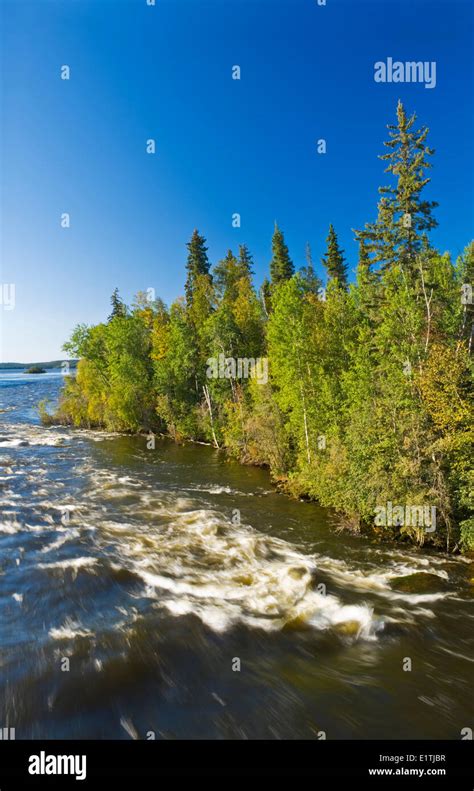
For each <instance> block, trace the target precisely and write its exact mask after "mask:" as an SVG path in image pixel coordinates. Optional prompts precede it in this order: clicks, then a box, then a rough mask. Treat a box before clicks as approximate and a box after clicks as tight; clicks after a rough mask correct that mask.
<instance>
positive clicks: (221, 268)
mask: <svg viewBox="0 0 474 791" xmlns="http://www.w3.org/2000/svg"><path fill="white" fill-rule="evenodd" d="M240 277H241V269H240V263H239V261H238V260H237V258H236V257H235V255H234V254H233V252H232V250H228V251H227V255H226V257H225V258H223V259H222V261H219V263H218V264H216V266H215V267H214V272H213V280H214V285H215V286H216V289H217V292H218V294H219V296H220V297H221V298H222V299H225V300H227V301H228V300H231V301H232V300H233V299H235V296H236V284H237V281H238V280H239V278H240Z"/></svg>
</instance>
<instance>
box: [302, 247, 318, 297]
mask: <svg viewBox="0 0 474 791" xmlns="http://www.w3.org/2000/svg"><path fill="white" fill-rule="evenodd" d="M299 275H300V282H301V284H302V286H303V289H304V291H305V293H307V294H316V295H317V294H319V292H320V289H321V287H322V283H321V280H320V279H319V277H318V276H317V274H316V272H315V271H314V264H313V256H312V254H311V247H310V244H309V242H306V266H302V267H301V269H300V271H299Z"/></svg>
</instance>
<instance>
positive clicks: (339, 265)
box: [322, 225, 347, 288]
mask: <svg viewBox="0 0 474 791" xmlns="http://www.w3.org/2000/svg"><path fill="white" fill-rule="evenodd" d="M326 242H327V245H328V247H327V251H326V254H325V255H323V258H322V262H323V264H324V266H325V267H326V270H327V273H328V275H329V278H330V279H331V280H337V282H338V284H339V285H340V286H341V287H342V288H347V267H346V265H345V263H344V256H343V252H344V250H341V249H340V247H339V244H338V241H337V234H336V231H335V230H334V227H333V226H332V225H330V226H329V234H328V237H327V239H326Z"/></svg>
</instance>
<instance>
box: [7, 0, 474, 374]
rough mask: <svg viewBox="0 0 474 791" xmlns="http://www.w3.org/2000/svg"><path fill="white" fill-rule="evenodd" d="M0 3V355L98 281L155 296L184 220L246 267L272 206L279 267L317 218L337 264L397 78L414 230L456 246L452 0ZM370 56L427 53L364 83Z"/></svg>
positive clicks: (472, 12)
mask: <svg viewBox="0 0 474 791" xmlns="http://www.w3.org/2000/svg"><path fill="white" fill-rule="evenodd" d="M0 6H1V15H2V27H1V30H2V32H1V34H0V35H1V44H2V74H3V76H2V94H1V109H2V117H3V121H4V123H3V134H2V139H1V158H2V174H3V175H2V179H1V188H2V204H1V218H2V226H3V229H2V231H3V232H2V270H1V272H0V282H1V283H15V287H16V306H15V309H14V310H12V311H6V310H2V309H1V306H0V323H1V327H2V334H1V342H0V359H1V360H2V361H3V362H5V361H23V362H26V361H33V360H48V359H56V358H61V357H64V354H62V353H61V345H62V343H63V342H64V340H65V339H66V338H67V337H68V335H69V333H70V331H71V329H72V327H73V326H74V325H75V324H76V323H78V322H86V323H94V322H97V321H101V320H102V319H104V318H105V317H106V316H107V314H108V312H109V298H110V294H111V292H112V290H113V289H114V287H115V286H118V287H119V289H120V292H121V294H122V296H123V298H124V299H125V300H126V301H131V300H132V298H133V294H134V293H135V292H136V291H138V290H140V289H146V288H150V287H152V288H154V289H155V291H156V294H157V295H160V296H161V297H162V298H163V299H165V301H167V302H170V301H172V300H173V299H174V298H175V297H176V296H178V295H179V294H181V293H182V292H183V283H184V277H185V270H184V267H185V262H186V248H185V244H186V242H187V241H188V239H189V237H190V235H191V233H192V230H193V228H195V227H197V228H199V230H200V231H201V232H202V233H204V235H205V236H206V237H207V239H208V244H209V256H210V259H211V262H212V263H216V262H217V261H218V260H219V258H221V257H223V255H224V254H225V252H226V250H227V249H228V248H229V247H232V248H234V249H235V250H236V249H237V246H238V244H239V243H242V242H245V243H246V244H248V246H249V247H250V250H251V252H252V253H253V255H254V259H255V270H256V278H255V279H256V282H257V283H260V282H261V280H262V279H263V277H264V276H265V274H266V271H267V268H268V263H269V260H270V256H271V251H270V244H271V235H272V230H273V223H274V220H275V219H276V220H277V221H278V223H279V224H280V226H281V227H282V228H283V230H284V232H285V237H286V241H287V243H288V245H289V248H290V253H291V255H292V257H293V260H294V262H295V265H296V266H297V267H299V266H301V265H303V264H304V250H305V243H306V242H307V241H309V242H310V244H311V247H312V251H313V257H314V260H315V262H319V259H320V257H321V255H322V253H323V252H324V249H325V239H326V236H327V229H328V225H329V223H330V222H332V223H333V224H334V226H335V228H336V231H337V233H338V235H339V239H340V243H341V244H342V246H343V247H344V248H345V250H346V257H347V259H348V264H349V269H350V270H353V269H354V267H355V265H356V260H357V245H356V243H355V242H354V241H353V233H352V230H351V229H352V228H358V227H362V226H363V224H364V223H365V222H366V221H368V220H373V219H374V218H375V214H376V203H377V198H378V195H377V188H378V186H380V185H381V184H383V183H385V182H384V178H385V177H384V174H383V167H384V164H383V163H382V162H380V161H379V160H378V159H377V155H378V154H380V153H383V145H382V143H383V141H384V140H385V139H386V129H385V125H386V124H387V123H389V122H393V120H394V117H395V108H396V103H397V100H398V98H399V97H400V98H401V99H402V100H403V101H404V103H405V105H406V107H407V110H409V111H413V110H416V112H417V114H418V120H419V123H420V124H426V125H427V126H429V127H430V130H431V132H430V136H429V142H430V144H431V145H432V146H433V147H434V148H435V149H436V152H437V153H436V155H435V157H433V164H434V167H433V170H432V171H431V177H432V183H431V184H430V185H429V187H428V188H427V190H426V196H427V197H428V198H430V199H434V200H437V201H438V202H439V204H440V206H439V208H438V210H437V212H436V216H437V219H438V221H439V228H438V229H437V230H436V231H435V232H434V233H433V235H432V240H433V242H434V243H435V244H436V245H437V246H439V247H440V248H441V249H442V250H450V251H451V253H452V254H453V255H454V256H456V255H458V254H459V253H460V252H461V250H462V249H463V247H464V246H465V245H466V244H467V243H468V242H469V241H470V239H471V238H472V230H473V223H472V220H473V214H474V212H473V206H474V190H473V177H472V174H473V169H472V165H473V145H474V123H473V83H474V80H473V63H474V59H473V54H474V52H473V49H474V48H473V43H472V41H473V16H474V4H473V3H472V0H444V1H443V2H436V0H435V1H434V2H432V1H431V0H371V1H368V0H364V2H358V1H357V0H327V4H326V6H319V5H318V3H317V0H156V6H155V7H149V6H147V4H146V0H0ZM387 57H393V58H394V59H395V60H401V61H412V60H415V61H419V60H421V61H436V63H437V85H436V88H434V89H432V90H430V89H427V88H425V87H424V85H423V84H393V83H392V84H377V83H375V82H374V79H373V75H374V63H375V62H376V61H379V60H386V59H387ZM64 64H67V65H69V66H70V69H71V79H70V80H69V81H63V80H61V79H60V67H61V66H62V65H64ZM236 64H238V65H240V67H241V80H240V81H236V80H232V79H231V69H232V66H233V65H236ZM148 138H155V139H156V144H157V153H156V154H155V155H154V156H153V155H149V154H147V153H146V148H145V147H146V140H147V139H148ZM318 138H325V139H326V141H327V154H326V155H318V153H317V150H316V141H317V140H318ZM62 212H69V213H70V215H71V227H70V228H69V229H63V228H61V226H60V216H61V213H62ZM234 212H239V213H240V214H241V218H242V226H241V228H240V229H235V228H232V222H231V220H232V214H233V213H234ZM318 268H319V264H318Z"/></svg>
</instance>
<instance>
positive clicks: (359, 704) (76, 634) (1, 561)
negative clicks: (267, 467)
mask: <svg viewBox="0 0 474 791" xmlns="http://www.w3.org/2000/svg"><path fill="white" fill-rule="evenodd" d="M62 381H63V379H62V376H61V373H60V372H53V373H48V374H44V375H37V376H33V375H26V374H23V373H18V372H2V373H0V507H1V512H0V548H1V549H0V623H1V632H0V687H1V689H0V725H8V726H10V727H15V728H16V738H17V739H22V738H23V739H30V738H51V739H54V738H89V739H100V738H114V739H115V738H117V739H122V738H124V739H130V738H146V737H147V734H149V732H150V731H153V732H154V733H155V734H156V738H167V739H176V738H178V739H180V738H211V739H222V738H234V739H255V738H275V739H279V738H290V739H295V738H296V739H298V738H304V739H317V738H321V736H322V732H324V733H325V734H326V737H327V738H328V739H340V738H353V739H374V738H402V739H412V738H420V739H421V738H427V739H438V738H449V739H458V738H460V732H461V730H462V729H463V728H465V727H469V726H471V727H472V697H471V689H472V674H473V670H474V667H473V651H472V632H473V608H472V590H473V588H472V585H471V584H470V581H472V577H473V569H472V565H471V564H470V563H469V562H468V561H467V560H466V559H463V558H449V557H447V556H443V555H435V554H432V553H429V552H427V551H426V550H420V551H417V550H415V549H412V548H409V547H405V546H397V547H393V546H390V545H381V544H377V543H374V542H371V541H369V540H366V539H362V538H356V537H353V536H348V535H338V534H336V533H335V532H334V529H333V528H332V526H331V521H330V516H329V514H328V513H327V512H326V511H324V510H323V509H321V508H319V507H318V506H317V505H315V504H311V503H299V502H293V501H291V500H289V499H287V498H286V497H284V496H283V495H280V494H278V493H276V492H275V491H274V489H273V488H272V486H271V483H270V480H269V476H268V474H267V473H266V471H264V470H259V469H255V468H247V467H242V466H240V465H238V464H237V463H234V462H231V461H229V460H228V459H227V458H226V457H225V455H224V454H223V453H219V452H217V451H214V450H212V449H210V448H207V447H202V446H192V445H186V446H184V447H178V446H176V445H173V444H172V443H169V442H167V441H160V440H157V443H156V448H155V450H148V449H147V447H146V439H145V438H140V437H127V436H120V435H113V434H107V433H100V432H95V431H74V430H70V429H67V428H62V427H61V428H56V427H53V428H44V427H42V426H41V425H40V424H39V420H38V415H37V409H36V406H37V404H38V402H39V401H40V400H41V399H43V398H49V399H51V400H52V401H53V402H54V400H55V399H56V398H57V395H58V392H59V388H60V386H61V383H62ZM413 575H416V576H413ZM407 659H410V660H411V667H412V669H411V671H408V672H407V671H405V670H404V667H407V662H406V660H407ZM239 664H240V671H239V670H237V669H236V668H238V666H239ZM68 667H69V669H67V668H68Z"/></svg>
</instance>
